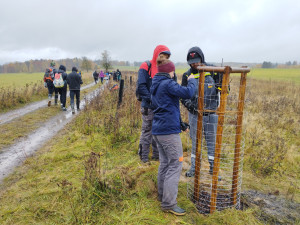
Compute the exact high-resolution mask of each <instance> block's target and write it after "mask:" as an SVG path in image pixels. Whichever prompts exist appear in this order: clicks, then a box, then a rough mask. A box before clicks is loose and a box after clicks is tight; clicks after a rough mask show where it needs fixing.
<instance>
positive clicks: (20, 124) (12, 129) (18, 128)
mask: <svg viewBox="0 0 300 225" xmlns="http://www.w3.org/2000/svg"><path fill="white" fill-rule="evenodd" d="M97 88H99V85H95V86H92V87H91V88H88V89H85V90H82V91H81V93H80V98H81V99H83V98H84V96H85V95H86V94H88V93H89V92H91V91H93V90H95V89H97ZM58 103H60V101H58ZM52 104H54V99H52ZM69 105H70V97H67V102H66V107H68V106H69ZM60 112H61V109H60V104H58V105H57V106H54V105H52V106H51V107H50V108H49V107H47V106H46V107H44V108H41V109H38V110H35V111H33V112H31V113H28V114H26V115H24V116H22V117H20V118H17V119H15V120H13V121H11V122H9V123H6V124H3V125H0V129H1V131H2V132H1V133H0V153H1V149H2V148H4V147H7V146H8V145H11V144H13V143H14V142H15V141H16V140H17V139H18V138H21V137H24V136H26V135H28V134H29V133H30V132H32V131H33V130H35V129H37V128H38V127H40V126H41V125H43V122H45V121H47V120H49V119H50V118H52V117H54V116H55V115H57V114H58V113H60Z"/></svg>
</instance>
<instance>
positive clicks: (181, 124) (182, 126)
mask: <svg viewBox="0 0 300 225" xmlns="http://www.w3.org/2000/svg"><path fill="white" fill-rule="evenodd" d="M189 128H190V125H189V124H188V123H186V122H182V121H180V129H181V130H182V131H186V130H187V129H189Z"/></svg>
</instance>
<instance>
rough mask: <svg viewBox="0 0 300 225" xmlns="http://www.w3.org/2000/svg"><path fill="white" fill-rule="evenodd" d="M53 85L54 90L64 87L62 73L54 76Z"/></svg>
mask: <svg viewBox="0 0 300 225" xmlns="http://www.w3.org/2000/svg"><path fill="white" fill-rule="evenodd" d="M53 84H54V87H56V88H62V87H64V86H65V81H64V80H63V77H62V73H56V74H55V77H54V81H53Z"/></svg>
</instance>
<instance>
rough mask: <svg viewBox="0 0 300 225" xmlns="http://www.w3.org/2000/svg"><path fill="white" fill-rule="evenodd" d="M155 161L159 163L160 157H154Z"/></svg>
mask: <svg viewBox="0 0 300 225" xmlns="http://www.w3.org/2000/svg"><path fill="white" fill-rule="evenodd" d="M151 159H152V160H153V161H159V157H153V156H152V158H151Z"/></svg>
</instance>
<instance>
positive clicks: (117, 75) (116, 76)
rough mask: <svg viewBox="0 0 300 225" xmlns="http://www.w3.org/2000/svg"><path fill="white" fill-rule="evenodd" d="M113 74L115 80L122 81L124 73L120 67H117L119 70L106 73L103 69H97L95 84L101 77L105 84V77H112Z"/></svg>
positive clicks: (94, 74) (94, 75)
mask: <svg viewBox="0 0 300 225" xmlns="http://www.w3.org/2000/svg"><path fill="white" fill-rule="evenodd" d="M111 75H112V77H113V80H114V81H120V80H121V78H122V73H121V71H120V70H119V69H117V71H112V72H111V73H110V72H106V73H104V72H103V71H102V70H101V71H100V72H97V70H95V71H94V73H93V77H94V80H95V84H97V82H98V80H99V78H100V81H101V84H103V80H104V77H108V79H110V76H111Z"/></svg>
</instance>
